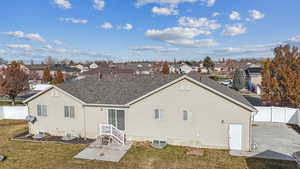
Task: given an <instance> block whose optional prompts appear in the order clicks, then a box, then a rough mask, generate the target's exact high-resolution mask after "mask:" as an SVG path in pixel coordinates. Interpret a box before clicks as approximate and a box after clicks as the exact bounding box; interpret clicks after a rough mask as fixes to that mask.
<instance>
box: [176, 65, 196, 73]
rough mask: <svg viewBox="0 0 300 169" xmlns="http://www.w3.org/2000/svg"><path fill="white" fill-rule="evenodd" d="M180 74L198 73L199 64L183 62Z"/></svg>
mask: <svg viewBox="0 0 300 169" xmlns="http://www.w3.org/2000/svg"><path fill="white" fill-rule="evenodd" d="M179 69H180V72H181V73H185V74H187V73H190V72H198V69H199V63H197V62H195V63H194V62H183V63H182V64H181V65H180V67H179Z"/></svg>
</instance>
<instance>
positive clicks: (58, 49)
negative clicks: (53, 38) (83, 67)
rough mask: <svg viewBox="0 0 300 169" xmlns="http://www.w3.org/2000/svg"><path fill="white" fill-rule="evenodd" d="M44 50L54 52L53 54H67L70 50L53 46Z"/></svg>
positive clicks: (45, 47)
mask: <svg viewBox="0 0 300 169" xmlns="http://www.w3.org/2000/svg"><path fill="white" fill-rule="evenodd" d="M42 50H45V51H48V52H53V53H67V52H68V50H67V49H64V48H55V47H53V46H51V45H46V46H44V47H43V48H42Z"/></svg>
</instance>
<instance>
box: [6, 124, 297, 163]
mask: <svg viewBox="0 0 300 169" xmlns="http://www.w3.org/2000/svg"><path fill="white" fill-rule="evenodd" d="M26 127H27V124H26V123H24V122H22V121H15V120H0V154H2V155H5V156H7V160H5V161H4V162H0V168H1V169H2V168H5V169H6V168H7V169H14V168H15V169H20V168H22V169H35V168H43V169H50V168H51V169H53V168H55V169H56V168H57V169H74V168H76V169H83V168H84V169H96V168H103V169H115V168H122V169H135V168H141V169H143V168H145V169H152V168H153V169H154V168H155V169H160V168H164V169H165V168H168V169H171V168H172V169H173V168H178V169H183V168H189V169H194V168H197V169H296V168H297V167H296V165H295V163H294V162H289V161H278V160H265V159H255V158H250V159H249V158H248V159H247V158H244V157H232V156H230V155H229V153H228V151H225V150H209V149H205V150H204V156H202V157H200V156H192V155H186V153H185V147H178V146H167V147H166V148H165V149H153V148H149V147H143V146H133V147H132V148H131V149H130V150H129V152H128V153H127V154H126V155H125V156H124V158H123V159H122V160H121V162H120V163H112V162H101V161H94V160H93V161H91V160H79V159H73V158H72V157H73V156H74V155H75V154H77V153H78V152H80V151H81V150H82V149H84V148H85V147H86V146H87V145H85V144H62V143H33V142H23V141H12V140H10V138H11V137H13V136H14V135H16V134H17V133H20V132H22V131H24V130H26Z"/></svg>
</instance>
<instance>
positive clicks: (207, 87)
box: [126, 75, 257, 112]
mask: <svg viewBox="0 0 300 169" xmlns="http://www.w3.org/2000/svg"><path fill="white" fill-rule="evenodd" d="M183 79H187V80H190V81H192V82H194V83H196V84H198V85H199V86H201V87H203V88H205V89H207V90H210V91H211V92H213V93H215V94H218V95H220V96H222V97H224V98H226V99H228V100H230V101H232V102H234V103H236V104H238V105H240V106H241V107H243V108H246V109H248V110H250V111H251V112H252V111H253V112H257V110H256V109H254V108H252V107H250V106H248V105H245V104H244V103H242V102H240V101H237V100H235V99H233V98H231V97H229V96H226V95H224V94H223V93H221V92H219V91H217V90H215V89H213V88H211V87H209V86H207V85H205V84H203V83H201V82H199V81H197V80H195V79H193V78H191V77H188V76H186V75H183V76H181V77H180V78H178V79H175V80H173V81H171V82H169V83H167V84H165V85H163V86H161V87H159V88H157V89H155V90H153V91H151V92H149V93H147V94H145V95H143V96H141V97H139V98H137V99H135V100H133V101H131V102H129V103H127V104H126V105H132V104H134V103H136V102H138V101H140V100H142V99H144V98H146V97H148V96H150V95H152V94H154V93H156V92H158V91H160V90H162V89H164V88H166V87H168V86H170V85H172V84H175V83H177V82H178V81H181V80H183Z"/></svg>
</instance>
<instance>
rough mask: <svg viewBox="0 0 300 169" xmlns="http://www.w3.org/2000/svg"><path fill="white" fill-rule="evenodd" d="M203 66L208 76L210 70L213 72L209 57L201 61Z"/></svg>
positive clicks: (213, 66)
mask: <svg viewBox="0 0 300 169" xmlns="http://www.w3.org/2000/svg"><path fill="white" fill-rule="evenodd" d="M203 66H204V67H205V68H206V69H207V72H208V73H209V74H210V71H211V70H214V68H215V63H214V62H213V61H212V60H211V58H210V57H209V56H207V57H206V58H205V59H204V61H203Z"/></svg>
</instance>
